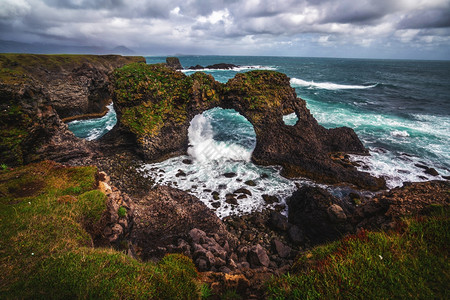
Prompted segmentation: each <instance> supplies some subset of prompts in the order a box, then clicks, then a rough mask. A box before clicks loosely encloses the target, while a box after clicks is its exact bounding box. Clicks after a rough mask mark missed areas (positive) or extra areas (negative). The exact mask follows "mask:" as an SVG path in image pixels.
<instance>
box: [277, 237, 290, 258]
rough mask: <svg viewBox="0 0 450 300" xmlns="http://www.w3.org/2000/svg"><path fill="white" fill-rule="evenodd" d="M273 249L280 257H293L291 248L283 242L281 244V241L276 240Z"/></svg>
mask: <svg viewBox="0 0 450 300" xmlns="http://www.w3.org/2000/svg"><path fill="white" fill-rule="evenodd" d="M273 247H274V249H275V251H276V253H278V255H279V256H280V257H281V258H287V257H289V256H290V255H291V250H292V249H291V248H290V247H289V246H286V245H285V244H283V243H282V242H280V241H279V240H277V239H275V240H273Z"/></svg>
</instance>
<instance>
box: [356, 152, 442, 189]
mask: <svg viewBox="0 0 450 300" xmlns="http://www.w3.org/2000/svg"><path fill="white" fill-rule="evenodd" d="M370 150H371V151H370V154H371V156H359V155H351V160H352V161H355V162H358V163H359V164H360V166H359V167H358V169H359V170H360V171H365V172H369V173H370V174H372V175H373V176H376V177H384V178H385V180H386V185H387V187H388V188H394V187H399V186H402V185H403V183H404V182H422V181H428V180H434V179H440V178H439V177H435V176H431V175H429V174H426V173H425V172H424V170H423V169H422V168H419V167H417V166H416V164H420V165H423V164H425V165H430V166H432V165H433V163H432V162H431V161H429V160H426V159H422V158H419V157H416V156H410V155H405V154H403V155H401V154H394V153H393V152H391V151H387V150H385V149H383V150H382V151H379V149H375V148H372V149H370ZM439 171H440V173H441V174H443V175H444V174H445V170H442V169H439ZM447 173H448V172H447Z"/></svg>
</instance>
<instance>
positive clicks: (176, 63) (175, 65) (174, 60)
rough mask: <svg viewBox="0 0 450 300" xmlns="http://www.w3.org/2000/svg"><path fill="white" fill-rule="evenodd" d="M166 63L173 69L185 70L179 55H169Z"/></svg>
mask: <svg viewBox="0 0 450 300" xmlns="http://www.w3.org/2000/svg"><path fill="white" fill-rule="evenodd" d="M166 64H167V66H168V67H169V68H171V69H173V70H183V66H182V65H181V63H180V60H179V59H178V57H167V58H166Z"/></svg>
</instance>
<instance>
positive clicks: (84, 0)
mask: <svg viewBox="0 0 450 300" xmlns="http://www.w3.org/2000/svg"><path fill="white" fill-rule="evenodd" d="M44 2H45V3H46V4H47V5H48V6H51V7H57V8H69V9H86V8H91V9H112V8H117V7H122V6H123V5H124V0H44Z"/></svg>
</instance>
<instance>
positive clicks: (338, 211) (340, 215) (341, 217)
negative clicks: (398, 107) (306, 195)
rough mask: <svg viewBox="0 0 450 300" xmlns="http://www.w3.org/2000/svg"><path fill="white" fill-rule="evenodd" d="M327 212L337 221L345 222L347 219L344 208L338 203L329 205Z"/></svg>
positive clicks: (332, 219)
mask: <svg viewBox="0 0 450 300" xmlns="http://www.w3.org/2000/svg"><path fill="white" fill-rule="evenodd" d="M327 213H328V216H329V217H330V219H331V221H333V222H335V223H339V222H345V221H346V220H347V216H346V214H345V212H344V210H343V209H342V207H340V206H339V205H337V204H332V205H331V206H330V207H328V208H327Z"/></svg>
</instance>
